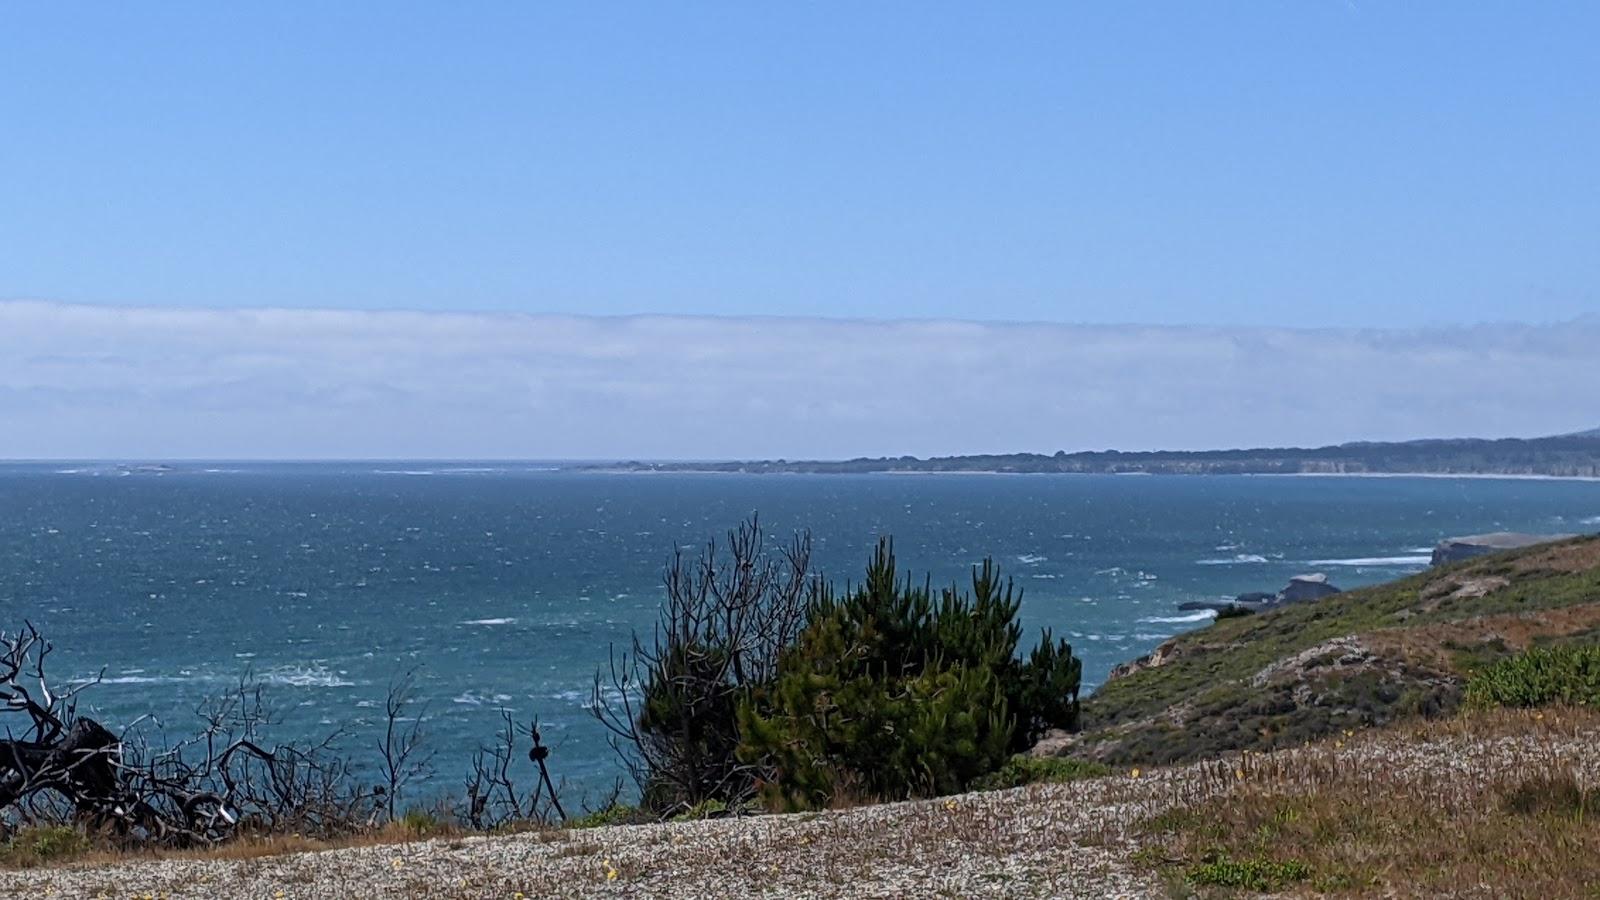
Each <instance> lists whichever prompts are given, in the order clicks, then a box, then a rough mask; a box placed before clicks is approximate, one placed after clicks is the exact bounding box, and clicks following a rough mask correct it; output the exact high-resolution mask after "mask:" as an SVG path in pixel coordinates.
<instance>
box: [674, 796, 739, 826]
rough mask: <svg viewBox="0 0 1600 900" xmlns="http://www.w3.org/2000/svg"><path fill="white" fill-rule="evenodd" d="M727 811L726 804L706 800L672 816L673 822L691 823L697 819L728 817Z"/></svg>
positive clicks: (719, 801)
mask: <svg viewBox="0 0 1600 900" xmlns="http://www.w3.org/2000/svg"><path fill="white" fill-rule="evenodd" d="M729 809H730V807H729V806H728V804H726V803H724V802H722V801H721V800H706V801H704V802H702V803H697V804H695V805H694V806H692V807H690V808H689V809H687V810H685V811H684V812H682V813H679V814H678V815H676V816H674V817H673V820H674V821H677V822H693V821H695V820H697V819H718V818H722V817H723V816H726V815H728V814H729Z"/></svg>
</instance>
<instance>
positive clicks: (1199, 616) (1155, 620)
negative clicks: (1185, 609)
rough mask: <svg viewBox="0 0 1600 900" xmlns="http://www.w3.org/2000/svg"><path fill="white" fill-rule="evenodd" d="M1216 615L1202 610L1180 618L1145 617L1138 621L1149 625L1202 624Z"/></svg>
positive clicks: (1215, 612)
mask: <svg viewBox="0 0 1600 900" xmlns="http://www.w3.org/2000/svg"><path fill="white" fill-rule="evenodd" d="M1216 615H1217V611H1216V610H1214V609H1202V610H1199V611H1197V612H1192V613H1185V614H1184V615H1181V616H1146V617H1144V618H1142V619H1140V620H1139V621H1141V622H1144V623H1146V624H1150V625H1182V624H1184V623H1186V622H1204V621H1205V620H1207V619H1212V618H1215V617H1216Z"/></svg>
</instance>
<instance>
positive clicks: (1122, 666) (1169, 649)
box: [1106, 638, 1183, 681]
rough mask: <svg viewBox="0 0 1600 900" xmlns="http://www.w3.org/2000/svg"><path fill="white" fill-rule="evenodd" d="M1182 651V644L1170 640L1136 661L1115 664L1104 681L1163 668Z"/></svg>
mask: <svg viewBox="0 0 1600 900" xmlns="http://www.w3.org/2000/svg"><path fill="white" fill-rule="evenodd" d="M1182 650H1183V643H1182V642H1181V641H1179V639H1178V638H1170V639H1168V640H1167V641H1166V642H1165V643H1163V644H1162V645H1161V646H1159V647H1157V648H1155V649H1154V650H1151V651H1150V652H1149V653H1146V654H1145V655H1143V656H1141V657H1139V658H1138V659H1133V660H1129V661H1128V662H1125V663H1117V664H1116V665H1114V666H1112V667H1111V674H1110V675H1108V676H1106V680H1107V681H1112V680H1114V679H1117V678H1126V677H1127V676H1129V675H1132V674H1133V673H1135V672H1140V671H1143V670H1145V669H1154V668H1156V667H1157V666H1164V665H1166V664H1167V663H1169V662H1172V661H1173V660H1174V659H1177V658H1178V654H1179V653H1180V652H1182Z"/></svg>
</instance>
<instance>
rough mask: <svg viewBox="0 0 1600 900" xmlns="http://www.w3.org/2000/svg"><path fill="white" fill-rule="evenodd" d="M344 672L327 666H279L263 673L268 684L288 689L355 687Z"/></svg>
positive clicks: (264, 680) (262, 676)
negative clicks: (334, 670)
mask: <svg viewBox="0 0 1600 900" xmlns="http://www.w3.org/2000/svg"><path fill="white" fill-rule="evenodd" d="M343 676H344V673H343V672H333V671H331V670H329V669H328V668H327V667H326V666H318V665H313V666H278V667H277V668H275V669H268V670H267V671H265V672H262V673H261V681H263V682H264V683H266V684H281V685H285V686H287V687H354V686H355V682H354V681H351V680H349V679H348V678H345V677H343Z"/></svg>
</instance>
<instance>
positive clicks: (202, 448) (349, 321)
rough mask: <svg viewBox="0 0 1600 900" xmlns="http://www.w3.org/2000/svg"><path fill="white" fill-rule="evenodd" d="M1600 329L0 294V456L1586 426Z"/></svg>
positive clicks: (929, 443) (469, 452) (481, 450)
mask: <svg viewBox="0 0 1600 900" xmlns="http://www.w3.org/2000/svg"><path fill="white" fill-rule="evenodd" d="M1596 348H1600V322H1596V321H1583V322H1578V323H1568V324H1565V325H1551V326H1531V325H1530V326H1504V325H1495V326H1480V327H1471V328H1449V329H1434V330H1408V331H1392V330H1360V331H1353V330H1290V329H1266V328H1252V329H1240V328H1227V329H1213V328H1184V327H1140V326H1075V325H1050V324H1016V325H1010V324H978V323H970V322H955V321H906V322H877V321H846V320H823V319H727V318H703V317H657V316H651V317H637V318H584V317H573V316H538V315H511V314H456V313H413V312H367V311H335V310H289V309H259V310H201V309H162V308H119V307H99V306H73V305H65V304H56V303H43V302H23V301H19V302H5V303H0V457H5V458H11V459H29V458H33V459H56V458H94V459H176V458H204V459H283V458H309V459H332V458H362V459H373V458H412V459H423V458H456V459H489V458H495V459H498V458H518V459H622V458H627V459H706V458H755V457H763V458H764V457H786V458H789V459H796V458H805V457H812V458H835V457H849V456H856V455H881V454H891V455H898V454H902V453H914V454H917V455H929V454H948V453H969V452H993V451H1015V450H1037V451H1044V452H1053V451H1054V450H1057V449H1066V450H1077V449H1100V448H1118V449H1150V448H1202V447H1232V446H1261V445H1289V444H1298V445H1309V444H1322V443H1333V442H1339V441H1345V440H1355V439H1370V440H1391V439H1405V438H1414V437H1440V436H1459V435H1471V436H1499V435H1535V434H1545V433H1554V432H1560V431H1568V430H1574V429H1578V428H1588V427H1594V426H1595V425H1600V403H1597V402H1596V400H1595V398H1596V397H1597V396H1600V351H1597V349H1596Z"/></svg>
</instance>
